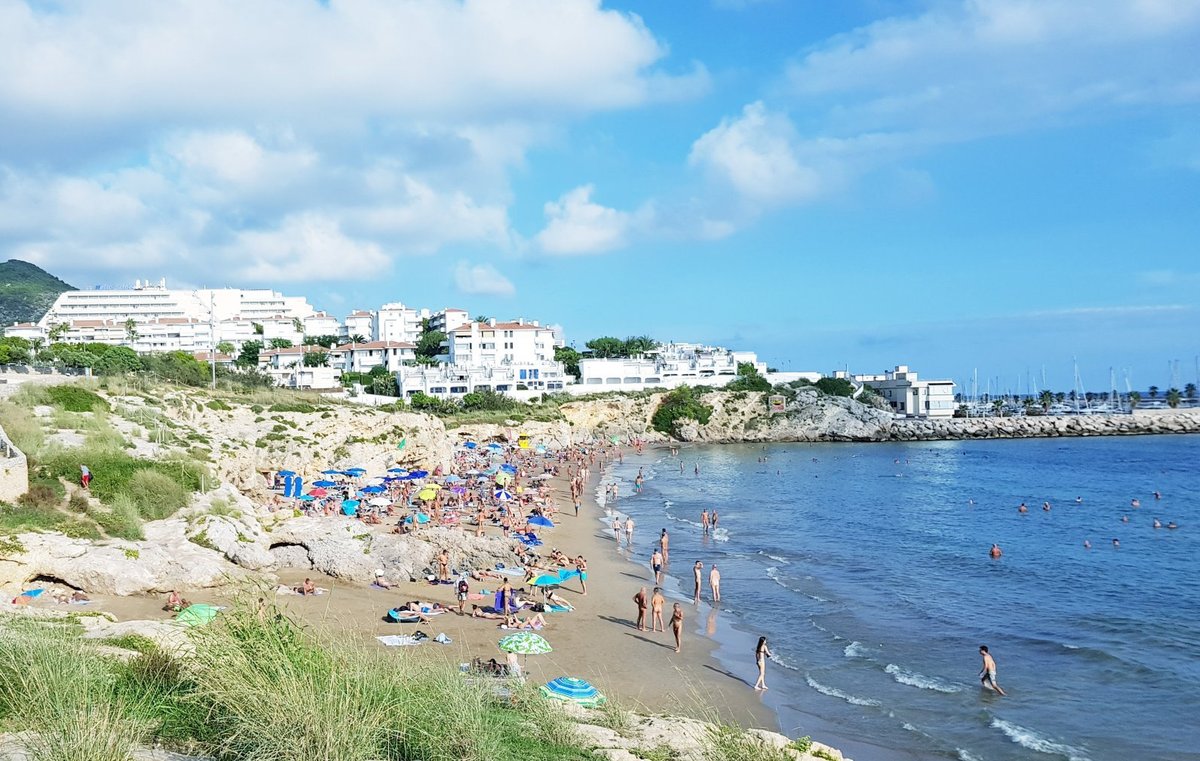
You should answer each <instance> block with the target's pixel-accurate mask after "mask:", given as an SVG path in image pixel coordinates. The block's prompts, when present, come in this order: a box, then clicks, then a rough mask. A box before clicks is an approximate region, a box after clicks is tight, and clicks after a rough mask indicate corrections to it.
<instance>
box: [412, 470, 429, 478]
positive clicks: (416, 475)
mask: <svg viewBox="0 0 1200 761" xmlns="http://www.w3.org/2000/svg"><path fill="white" fill-rule="evenodd" d="M408 475H409V476H410V477H412V478H425V477H426V476H428V475H429V471H428V470H414V471H412V472H411V473H409V474H408Z"/></svg>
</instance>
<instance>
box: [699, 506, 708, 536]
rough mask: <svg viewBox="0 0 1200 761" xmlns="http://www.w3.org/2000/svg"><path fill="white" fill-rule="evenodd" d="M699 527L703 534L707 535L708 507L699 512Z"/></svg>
mask: <svg viewBox="0 0 1200 761" xmlns="http://www.w3.org/2000/svg"><path fill="white" fill-rule="evenodd" d="M700 529H701V531H702V532H703V534H704V535H705V536H708V508H707V507H706V508H704V510H702V511H701V512H700Z"/></svg>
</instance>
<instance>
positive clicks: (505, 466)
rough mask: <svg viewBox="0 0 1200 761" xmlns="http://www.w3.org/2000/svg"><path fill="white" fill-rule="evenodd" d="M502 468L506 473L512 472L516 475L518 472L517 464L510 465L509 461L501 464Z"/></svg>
mask: <svg viewBox="0 0 1200 761" xmlns="http://www.w3.org/2000/svg"><path fill="white" fill-rule="evenodd" d="M500 470H503V471H504V472H505V473H512V474H513V475H514V476H515V475H516V474H517V466H516V465H509V464H508V463H507V462H506V463H504V464H503V465H501V466H500Z"/></svg>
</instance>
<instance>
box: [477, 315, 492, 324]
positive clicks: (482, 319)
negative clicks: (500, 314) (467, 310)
mask: <svg viewBox="0 0 1200 761" xmlns="http://www.w3.org/2000/svg"><path fill="white" fill-rule="evenodd" d="M490 319H492V318H491V317H488V316H487V315H486V314H477V315H475V322H487V321H488V320H490Z"/></svg>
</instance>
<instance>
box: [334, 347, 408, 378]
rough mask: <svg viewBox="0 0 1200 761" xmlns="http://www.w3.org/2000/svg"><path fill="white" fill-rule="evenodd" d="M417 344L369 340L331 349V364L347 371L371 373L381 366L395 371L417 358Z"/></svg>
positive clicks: (389, 370) (392, 371)
mask: <svg viewBox="0 0 1200 761" xmlns="http://www.w3.org/2000/svg"><path fill="white" fill-rule="evenodd" d="M416 348H417V346H416V344H411V343H405V342H402V341H369V342H367V343H361V344H345V345H343V346H338V347H335V348H333V349H330V350H329V364H330V365H331V366H333V367H337V368H339V369H341V370H342V371H343V372H347V373H351V372H353V373H369V372H371V371H372V370H373V369H375V368H376V367H379V366H381V365H382V366H383V367H386V368H387V370H388V372H391V373H395V372H398V371H399V370H400V368H401V367H402V366H403V365H404V363H405V362H411V361H414V360H415V359H416V358H417V355H416Z"/></svg>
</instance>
